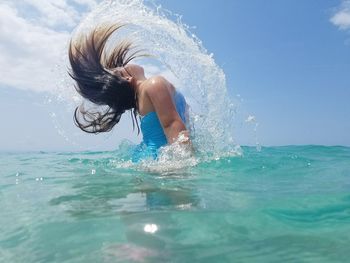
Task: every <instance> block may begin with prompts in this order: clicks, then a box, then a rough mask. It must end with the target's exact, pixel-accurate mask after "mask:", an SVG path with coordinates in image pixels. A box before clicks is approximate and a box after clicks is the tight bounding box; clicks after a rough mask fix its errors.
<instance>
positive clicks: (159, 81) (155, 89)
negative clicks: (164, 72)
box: [143, 75, 174, 95]
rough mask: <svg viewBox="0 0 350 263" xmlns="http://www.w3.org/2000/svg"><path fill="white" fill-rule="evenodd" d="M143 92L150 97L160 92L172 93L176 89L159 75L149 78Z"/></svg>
mask: <svg viewBox="0 0 350 263" xmlns="http://www.w3.org/2000/svg"><path fill="white" fill-rule="evenodd" d="M143 90H144V92H145V93H146V94H148V95H151V94H153V93H160V92H161V93H163V92H167V93H168V92H170V93H172V91H173V90H174V87H173V86H172V84H171V83H170V82H169V81H168V80H167V79H166V78H164V77H163V76H160V75H159V76H153V77H150V78H148V79H147V80H146V81H145V83H144V87H143Z"/></svg>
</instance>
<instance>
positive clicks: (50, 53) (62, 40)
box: [0, 0, 97, 91]
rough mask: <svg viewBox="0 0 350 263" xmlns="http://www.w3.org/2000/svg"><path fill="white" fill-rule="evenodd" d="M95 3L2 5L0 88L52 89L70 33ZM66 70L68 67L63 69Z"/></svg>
mask: <svg viewBox="0 0 350 263" xmlns="http://www.w3.org/2000/svg"><path fill="white" fill-rule="evenodd" d="M96 4H97V1H94V0H74V1H68V0H20V1H16V2H14V1H4V2H2V3H1V4H0V72H1V75H0V85H6V86H10V87H15V88H20V89H30V90H35V91H47V90H50V89H52V88H53V87H54V86H55V85H56V84H55V83H57V82H59V81H60V77H61V76H57V72H54V68H55V66H56V65H59V63H60V62H62V61H64V59H63V57H64V55H65V50H66V45H67V42H68V40H69V37H70V31H71V30H72V29H73V28H74V27H75V26H76V25H77V24H78V22H79V20H80V19H81V17H82V15H83V13H84V12H86V11H87V10H88V9H89V8H91V7H93V6H95V5H96ZM61 66H62V67H65V66H66V65H61Z"/></svg>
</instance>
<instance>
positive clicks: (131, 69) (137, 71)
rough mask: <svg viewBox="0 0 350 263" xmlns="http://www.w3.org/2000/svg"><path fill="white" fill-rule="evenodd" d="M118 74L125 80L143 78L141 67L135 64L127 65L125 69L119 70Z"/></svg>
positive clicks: (143, 73)
mask: <svg viewBox="0 0 350 263" xmlns="http://www.w3.org/2000/svg"><path fill="white" fill-rule="evenodd" d="M118 72H119V73H120V74H121V76H122V77H123V78H125V79H129V78H135V79H142V78H144V77H145V71H144V69H143V67H141V66H139V65H136V64H127V65H126V66H125V67H121V68H119V69H118Z"/></svg>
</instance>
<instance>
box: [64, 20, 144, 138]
mask: <svg viewBox="0 0 350 263" xmlns="http://www.w3.org/2000/svg"><path fill="white" fill-rule="evenodd" d="M120 27H121V26H120V25H109V26H100V27H97V28H96V29H94V30H92V31H91V32H90V33H88V34H87V35H84V36H80V37H79V38H77V39H74V40H73V39H72V40H71V42H70V45H69V51H68V54H69V61H70V64H71V70H70V72H69V74H70V76H71V77H72V78H73V79H74V80H75V82H76V85H75V88H76V90H77V91H78V93H79V94H80V95H81V96H83V97H84V98H85V99H87V100H89V101H91V102H93V103H95V104H97V105H100V106H104V107H99V108H98V110H95V111H92V110H86V109H84V107H83V105H81V106H80V107H77V108H76V110H75V113H74V121H75V123H76V125H77V126H78V127H79V128H80V129H82V130H83V131H85V132H89V133H99V132H107V131H110V130H111V129H112V128H113V126H114V125H115V124H117V123H118V122H119V120H120V117H121V115H122V114H123V113H124V112H125V111H126V110H134V116H135V114H136V113H135V109H136V108H137V100H136V93H135V89H134V87H133V79H135V78H139V76H141V75H143V74H144V73H143V69H142V67H140V66H137V65H127V64H128V63H129V62H130V61H131V60H132V59H134V58H135V57H136V56H138V54H139V52H138V51H133V50H134V48H133V47H132V44H131V43H130V42H128V41H123V42H121V43H120V44H119V45H116V46H115V47H114V48H112V49H111V51H110V52H107V51H106V48H105V46H106V43H107V40H108V39H109V37H110V36H111V35H112V34H113V33H114V32H115V31H116V30H117V29H119V28H120ZM130 53H131V54H130ZM125 73H127V74H129V76H126V75H127V74H125ZM143 76H144V75H143Z"/></svg>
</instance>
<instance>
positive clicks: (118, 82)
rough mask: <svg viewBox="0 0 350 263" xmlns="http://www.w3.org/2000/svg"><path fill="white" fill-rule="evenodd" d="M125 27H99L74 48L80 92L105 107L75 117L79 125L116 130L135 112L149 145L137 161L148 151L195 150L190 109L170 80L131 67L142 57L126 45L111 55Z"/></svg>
mask: <svg viewBox="0 0 350 263" xmlns="http://www.w3.org/2000/svg"><path fill="white" fill-rule="evenodd" d="M120 27H121V25H109V26H106V25H105V26H99V27H97V28H95V29H94V30H92V32H90V33H88V34H87V35H86V36H80V37H79V38H77V39H76V40H71V42H70V45H69V60H70V64H71V71H70V72H69V74H70V76H71V77H72V78H73V79H74V80H75V81H76V86H75V88H76V90H77V91H78V92H79V94H80V95H82V96H83V97H84V98H85V99H87V100H89V101H91V102H93V103H94V104H96V105H99V106H100V107H98V108H97V110H94V111H93V110H87V109H84V107H83V105H81V106H80V107H77V108H76V110H75V112H74V121H75V124H76V125H77V126H78V127H79V128H80V129H81V130H83V131H85V132H88V133H100V132H108V131H110V130H111V129H112V128H113V127H114V125H116V124H117V123H118V122H119V120H120V118H121V115H122V114H123V113H124V112H125V111H127V110H129V111H130V112H131V113H132V114H131V115H132V120H133V127H134V119H135V121H136V124H137V127H138V129H139V126H138V122H137V118H136V115H137V114H138V115H139V116H140V122H141V131H142V135H143V143H142V144H141V145H140V147H138V150H137V151H136V153H135V154H136V155H135V156H134V158H133V160H134V161H137V160H139V159H140V158H141V157H142V154H141V155H140V153H141V152H142V151H144V150H146V152H149V153H151V155H152V156H153V158H156V157H157V152H158V149H159V148H160V147H162V146H164V145H166V144H171V143H173V142H175V141H179V142H180V143H183V144H188V145H190V139H189V133H188V131H187V129H186V126H185V124H186V116H187V114H186V111H187V104H186V101H185V98H184V97H183V96H182V94H181V93H179V92H178V91H176V89H175V88H174V86H173V85H172V84H171V83H170V82H169V81H167V80H166V79H165V78H164V77H161V76H154V77H150V78H148V79H147V78H146V77H145V74H144V70H143V68H142V67H141V66H138V65H135V64H130V63H129V62H130V61H131V60H132V59H134V58H136V57H138V56H141V55H140V52H139V51H137V50H136V51H135V50H134V47H133V46H132V44H131V43H130V42H128V41H122V42H121V43H120V44H119V45H116V46H115V47H114V48H113V49H110V52H107V51H106V48H105V46H106V42H107V40H108V39H109V37H110V36H111V35H112V34H113V33H114V32H115V31H116V30H118V29H119V28H120Z"/></svg>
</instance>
